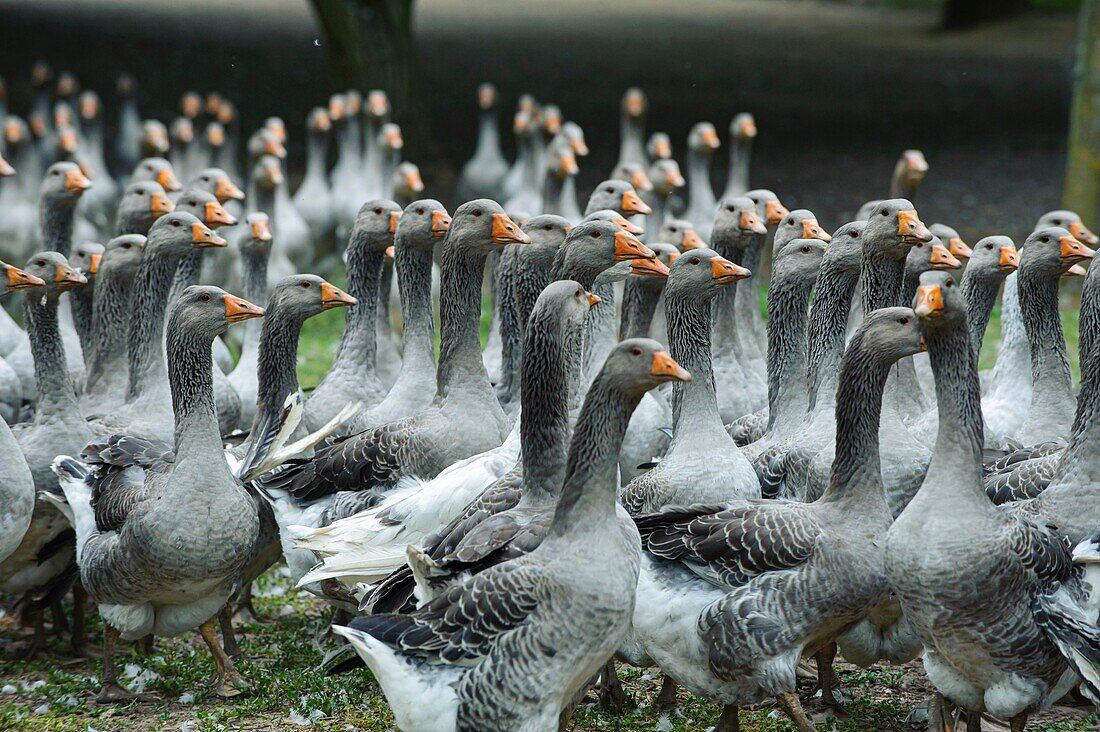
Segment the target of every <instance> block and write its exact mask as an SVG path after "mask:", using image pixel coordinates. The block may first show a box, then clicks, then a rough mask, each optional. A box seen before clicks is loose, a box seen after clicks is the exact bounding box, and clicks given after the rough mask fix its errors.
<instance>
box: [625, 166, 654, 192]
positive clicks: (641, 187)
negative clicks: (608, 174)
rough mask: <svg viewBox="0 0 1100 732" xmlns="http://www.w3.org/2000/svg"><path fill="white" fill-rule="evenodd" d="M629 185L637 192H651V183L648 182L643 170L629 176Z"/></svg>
mask: <svg viewBox="0 0 1100 732" xmlns="http://www.w3.org/2000/svg"><path fill="white" fill-rule="evenodd" d="M630 185H632V186H634V189H635V190H638V191H652V190H653V183H652V181H650V180H649V176H648V175H646V174H645V171H644V170H635V171H634V173H633V174H632V175H631V176H630Z"/></svg>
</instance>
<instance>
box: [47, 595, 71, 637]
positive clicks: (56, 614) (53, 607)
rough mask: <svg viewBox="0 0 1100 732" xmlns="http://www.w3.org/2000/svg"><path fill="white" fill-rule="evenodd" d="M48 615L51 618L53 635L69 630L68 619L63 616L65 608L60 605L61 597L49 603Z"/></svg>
mask: <svg viewBox="0 0 1100 732" xmlns="http://www.w3.org/2000/svg"><path fill="white" fill-rule="evenodd" d="M50 617H52V618H53V632H54V634H55V635H61V634H62V633H68V632H69V619H68V618H66V617H65V608H64V607H62V606H61V598H58V599H56V600H54V601H53V602H52V603H50Z"/></svg>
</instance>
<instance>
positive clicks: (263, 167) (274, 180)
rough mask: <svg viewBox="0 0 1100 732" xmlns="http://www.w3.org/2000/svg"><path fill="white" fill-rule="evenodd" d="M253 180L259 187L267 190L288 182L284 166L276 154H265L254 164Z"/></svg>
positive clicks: (272, 189)
mask: <svg viewBox="0 0 1100 732" xmlns="http://www.w3.org/2000/svg"><path fill="white" fill-rule="evenodd" d="M252 181H253V183H255V185H256V187H257V188H262V189H263V190H265V191H268V192H270V191H274V190H275V189H276V188H278V187H279V186H281V185H282V184H283V183H284V182H286V178H284V177H283V166H282V165H280V164H279V159H278V158H277V157H275V156H274V155H263V156H261V157H260V158H259V159H258V160H257V161H256V162H255V163H253V165H252Z"/></svg>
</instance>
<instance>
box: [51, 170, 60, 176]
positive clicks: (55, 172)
mask: <svg viewBox="0 0 1100 732" xmlns="http://www.w3.org/2000/svg"><path fill="white" fill-rule="evenodd" d="M53 175H61V171H60V170H55V171H53Z"/></svg>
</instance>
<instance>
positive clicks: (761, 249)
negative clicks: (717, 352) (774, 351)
mask: <svg viewBox="0 0 1100 732" xmlns="http://www.w3.org/2000/svg"><path fill="white" fill-rule="evenodd" d="M745 198H748V199H749V200H750V201H752V202H754V203H755V204H756V215H757V216H758V217H759V218H760V219H761V220H762V221H763V222H764V226H765V227H767V228H769V230H770V231H771V232H772V234H773V237H772V242H773V244H774V240H775V236H780V225H781V224H782V225H783V226H782V228H783V233H782V235H781V240H782V238H783V237H786V236H788V235H789V232H791V229H792V228H797V226H798V224H797V218H796V219H795V223H794V224H793V225H792V224H791V223H787V222H786V219H787V217H788V216H791V212H790V211H788V210H787V207H786V206H784V205H783V203H782V201H780V200H779V196H777V195H775V193H774V192H773V191H770V190H768V189H766V188H757V189H754V190H751V191H748V192H747V193H745ZM801 236H802V238H804V239H822V240H823V241H826V242H829V241H831V239H825V237H826V236H828V234H826V233H825V232H824V230H823V229H822V227H821V226H820V225H819V224H818V223H817V220H816V219H814V220H813V224H812V225H809V226H808V225H806V222H805V220H803V222H802V233H801ZM771 254H772V252H771V248H769V247H768V243H767V240H766V239H764V238H761V237H760V236H759V235H754V236H751V237H749V239H748V240H747V244H746V246H745V250H744V252H743V253H742V255H741V261H740V264H741V265H742V266H744V267H745V268H746V269H748V270H750V271H752V272H755V274H753V275H752V276H750V277H748V278H746V279H744V280H741V281H740V282H738V283H737V291H738V293H739V294H744V295H745V297H738V298H736V299H735V300H734V306H735V312H736V315H737V324H738V325H737V332H738V334H739V338H738V342H739V344H740V347H741V352H744V353H745V354H746V355H747V356H748V357H749V359H750V361H749V362H750V364H756V366H755V367H753V368H754V370H755V369H756V368H759V369H760V370H761V371H763V369H764V356H765V354H766V353H767V351H768V331H767V327H766V326H765V325H764V313H763V310H762V309H761V308H760V304H759V303H760V300H761V289H762V287H763V285H762V283H763V282H764V279H765V272H769V273H770V270H771ZM754 267H755V269H754ZM762 396H763V395H762V394H761V401H762V400H763V399H762Z"/></svg>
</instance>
